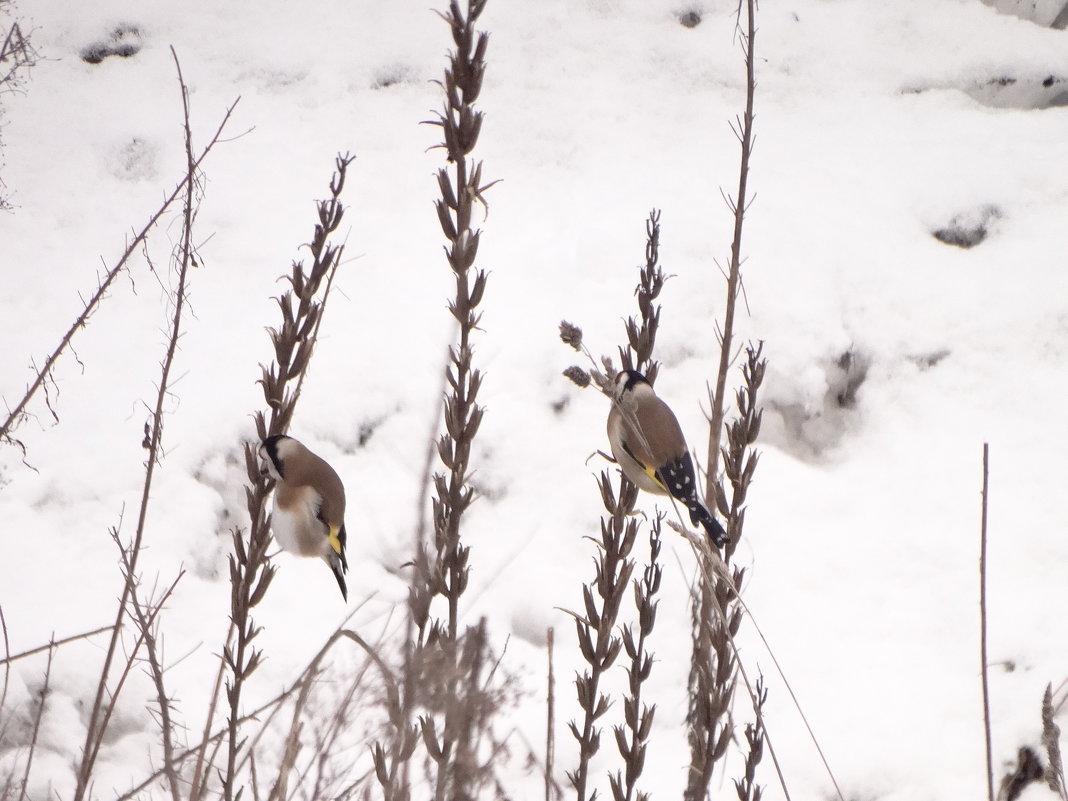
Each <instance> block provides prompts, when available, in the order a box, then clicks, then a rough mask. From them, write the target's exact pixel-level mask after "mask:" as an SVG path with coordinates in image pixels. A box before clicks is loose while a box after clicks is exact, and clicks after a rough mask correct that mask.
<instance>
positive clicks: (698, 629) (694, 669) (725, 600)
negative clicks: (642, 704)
mask: <svg viewBox="0 0 1068 801" xmlns="http://www.w3.org/2000/svg"><path fill="white" fill-rule="evenodd" d="M762 352H763V344H760V345H758V346H757V347H753V346H752V345H749V346H747V348H746V361H745V363H744V364H743V366H742V377H743V381H744V385H743V386H742V387H741V388H739V389H738V391H737V393H736V396H735V401H736V405H737V410H738V418H737V419H735V420H734V421H733V422H732V423H731V424H730V426H728V428H727V447H726V448H725V449H724V450H723V454H722V456H723V463H724V473H725V477H726V479H727V480H728V481H729V482H730V486H731V493H730V498H731V500H730V503H728V502H727V501H726V498H727V497H728V495H727V491H726V489H725V488H724V487H722V486H720V487H719V488H718V489H717V491H716V496H715V497H716V498H717V500H718V501H719V512H720V514H722V515H723V517H724V519H725V521H726V526H725V528H726V529H727V536H728V538H729V541H728V543H727V546H726V548H725V549H724V555H723V560H724V564H725V567H726V569H727V570H728V571H729V575H730V578H729V580H727V579H726V578H724V577H723V576H721V575H720V573H719V570H718V569H717V567H716V565H715V564H714V563H713V555H712V554H711V553H710V552H709V551H708V550H707V549H702V550H701V551H700V553H699V557H700V558H701V560H702V563H703V564H702V569H701V571H700V578H699V582H698V587H697V590H696V593H695V597H694V603H693V608H692V615H693V617H692V631H693V650H692V658H691V662H690V709H689V714H688V716H687V718H688V724H689V742H690V773H689V777H688V780H687V788H686V798H687V800H688V801H696V799H702V798H704V797H705V794H706V793H707V792H708V787H709V784H710V782H711V779H712V772H713V769H714V768H715V765H716V763H717V762H718V761H719V760H721V759H722V758H723V756H724V754H726V752H727V748H728V747H729V745H730V743H731V741H732V740H733V738H734V722H733V719H732V717H731V714H730V709H731V705H732V701H733V697H734V691H735V688H736V686H737V670H738V665H737V661H736V654H735V650H734V642H733V640H734V636H735V635H736V634H737V633H738V628H739V626H740V625H741V622H742V613H743V609H742V606H741V604H740V602H739V599H738V597H737V595H736V593H735V588H740V587H741V586H742V582H743V581H744V579H745V572H746V571H745V569H744V568H742V567H738V566H737V565H734V564H732V563H731V562H730V557H731V554H732V553H733V552H734V549H735V547H736V546H737V544H738V542H739V540H740V539H741V537H742V533H743V528H744V525H745V499H746V494H747V493H748V490H749V485H750V483H751V481H752V479H753V474H754V472H755V470H756V466H757V462H758V459H759V455H758V454H757V453H756V452H755V451H754V450H753V447H752V446H753V444H754V443H755V442H756V439H757V436H758V435H759V434H760V421H761V416H762V412H761V410H760V409H759V408H758V406H757V393H758V391H759V389H760V385H761V383H762V382H763V380H764V371H765V369H766V366H767V362H766V360H765V359H763V358H762ZM754 710H755V711H757V710H759V705H758V704H757V700H756V699H754ZM758 714H759V712H758ZM756 731H757V733H758V734H759V733H760V732H763V727H762V726H761V727H760V729H759V730H756Z"/></svg>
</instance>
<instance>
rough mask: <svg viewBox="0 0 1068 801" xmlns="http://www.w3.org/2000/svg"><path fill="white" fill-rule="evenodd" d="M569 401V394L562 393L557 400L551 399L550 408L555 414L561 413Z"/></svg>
mask: <svg viewBox="0 0 1068 801" xmlns="http://www.w3.org/2000/svg"><path fill="white" fill-rule="evenodd" d="M570 403H571V396H570V395H564V396H563V397H561V398H560V399H559V400H555V401H553V402H552V403H551V404H550V406H551V407H552V410H553V412H554V413H555V414H563V413H564V410H565V409H566V408H567V407H568V405H569V404H570Z"/></svg>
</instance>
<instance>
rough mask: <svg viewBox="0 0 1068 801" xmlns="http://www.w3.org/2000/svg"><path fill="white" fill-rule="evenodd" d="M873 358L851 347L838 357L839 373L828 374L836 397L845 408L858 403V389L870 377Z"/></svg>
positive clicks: (850, 407)
mask: <svg viewBox="0 0 1068 801" xmlns="http://www.w3.org/2000/svg"><path fill="white" fill-rule="evenodd" d="M870 365H871V359H869V358H868V357H867V356H866V355H864V354H858V353H857V352H856V351H855V350H853V349H852V348H850V349H849V350H847V351H845V352H844V353H843V354H842V355H841V356H839V357H838V361H837V363H836V367H837V368H838V370H837V375H828V379H829V380H830V386H831V391H832V392H833V393H834V399H835V401H836V402H837V403H838V405H839V406H841V407H842V408H843V409H852V408H853V407H854V406H856V405H857V390H859V389H860V385H861V384H863V383H864V379H865V378H867V377H868V367H869V366H870Z"/></svg>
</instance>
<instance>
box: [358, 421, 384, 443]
mask: <svg viewBox="0 0 1068 801" xmlns="http://www.w3.org/2000/svg"><path fill="white" fill-rule="evenodd" d="M385 419H386V418H384V417H379V418H378V419H376V420H365V421H364V422H362V423H360V430H359V433H358V434H357V436H356V445H357V447H360V448H362V447H364V446H366V445H367V443H368V442H370V441H371V437H373V436H374V433H375V431H377V430H378V427H379V426H380V425H382V422H383V421H384V420H385Z"/></svg>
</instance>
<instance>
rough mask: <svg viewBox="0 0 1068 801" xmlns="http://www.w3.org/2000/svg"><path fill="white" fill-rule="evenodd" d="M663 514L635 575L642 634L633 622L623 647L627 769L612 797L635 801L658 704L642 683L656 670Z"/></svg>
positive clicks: (622, 729) (614, 781)
mask: <svg viewBox="0 0 1068 801" xmlns="http://www.w3.org/2000/svg"><path fill="white" fill-rule="evenodd" d="M663 520H664V518H663V515H657V517H656V518H655V519H654V520H653V523H652V526H651V528H650V531H649V563H648V564H647V565H646V566H645V570H644V571H643V573H642V577H641V578H640V579H634V605H635V607H637V611H638V638H637V640H635V639H634V629H633V627H632V626H630V625H626V626H624V627H623V648H624V650H626V652H627V656H628V657H629V658H630V666H629V667H628V668H627V689H628V695H627V696H626V697H625V698H624V699H623V719H624V722H625V724H626V725H625V726H616V727H615V729H614V730H615V735H616V747H617V748H618V749H619V755H620V756H621V757H623V762H624V764H625V765H626V772H625V773H624V774H622V775H621V774H620V773H619V772H618V771H617V772H616V774H615V776H610V777H609V780H610V783H611V785H612V797H613V799H614V801H633V799H634V798H635V792H636V785H637V781H638V777H639V776H641V773H642V770H643V769H644V767H645V752H646V749H647V748H648V740H649V733H650V731H651V730H652V727H653V715H654V713H655V712H656V706H655V705H654V706H651V707H650V706H648V705H647V704H644V703H643V702H642V686H643V684H644V683H645V681H646V680H647V679H648V678H649V675H650V674H651V673H652V671H653V655H652V654H651V653H650V652H649V651H648V649H647V647H646V641H647V640H648V638H649V636H650V635H651V634H652V633H653V626H654V625H655V623H656V607H657V604H658V601H657V600H656V593H657V592H658V591H659V589H660V579H661V576H662V575H663V568H661V567H660V565H659V564H657V561H656V560H657V559H658V558H659V556H660V530H661V525H662V523H663ZM647 798H648V794H647V793H637V799H638V801H646V799H647Z"/></svg>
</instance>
